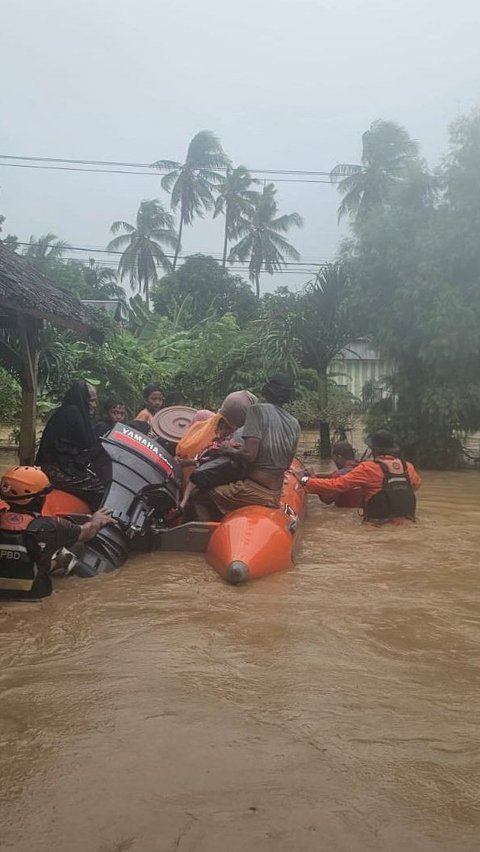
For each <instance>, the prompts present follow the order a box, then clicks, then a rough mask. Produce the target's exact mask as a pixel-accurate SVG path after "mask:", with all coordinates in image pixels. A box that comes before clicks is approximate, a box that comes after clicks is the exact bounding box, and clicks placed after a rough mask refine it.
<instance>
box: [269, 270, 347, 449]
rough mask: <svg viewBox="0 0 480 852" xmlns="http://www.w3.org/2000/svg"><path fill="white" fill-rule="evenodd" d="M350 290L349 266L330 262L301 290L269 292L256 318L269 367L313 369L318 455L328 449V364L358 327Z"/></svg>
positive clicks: (344, 346) (338, 354)
mask: <svg viewBox="0 0 480 852" xmlns="http://www.w3.org/2000/svg"><path fill="white" fill-rule="evenodd" d="M351 293H352V282H351V278H350V274H349V271H348V269H347V268H346V267H345V265H344V264H342V263H341V262H337V263H329V264H326V265H325V266H323V267H322V268H321V269H320V270H319V272H318V274H317V276H316V278H315V280H314V281H311V282H310V283H309V284H307V285H306V286H305V287H304V289H303V290H301V291H300V292H299V293H291V292H288V291H287V292H286V293H280V294H275V295H274V296H272V297H271V299H270V300H269V302H267V304H266V305H265V306H264V310H263V315H262V317H261V319H260V320H259V321H258V338H257V345H258V347H259V351H260V352H261V353H262V356H263V358H264V361H265V366H266V368H267V369H282V370H283V369H285V368H286V367H288V368H289V370H290V371H291V372H295V371H296V370H298V367H299V366H301V367H303V368H306V369H313V370H315V372H316V374H317V381H318V410H319V412H320V424H319V425H320V451H321V452H320V455H321V457H322V458H328V457H329V455H330V429H329V424H328V422H327V418H328V386H329V378H328V370H329V367H330V365H331V363H332V361H334V359H335V358H337V357H339V356H340V353H341V352H342V350H343V349H345V348H346V347H348V344H349V343H351V342H352V340H354V339H355V338H356V337H357V336H358V334H359V332H360V330H361V326H360V324H359V320H358V317H357V313H356V311H354V310H353V308H352V306H351Z"/></svg>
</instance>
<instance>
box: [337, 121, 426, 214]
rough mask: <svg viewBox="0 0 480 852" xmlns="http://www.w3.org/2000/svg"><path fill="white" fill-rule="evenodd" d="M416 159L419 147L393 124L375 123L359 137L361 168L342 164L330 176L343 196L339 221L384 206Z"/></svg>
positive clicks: (339, 209)
mask: <svg viewBox="0 0 480 852" xmlns="http://www.w3.org/2000/svg"><path fill="white" fill-rule="evenodd" d="M417 156H418V144H417V143H416V142H414V141H413V139H411V138H410V136H409V135H408V133H407V131H406V130H405V128H403V127H400V125H399V124H396V123H395V122H394V121H381V120H378V121H374V122H373V124H372V125H371V126H370V130H367V131H366V132H365V133H364V134H363V136H362V165H351V164H349V163H343V164H340V165H338V166H335V168H334V169H333V170H332V171H331V172H330V178H331V180H332V181H334V182H337V181H338V179H339V178H343V180H340V183H339V184H338V189H339V192H340V193H341V194H342V195H343V196H344V197H343V201H342V203H341V204H340V207H339V208H338V220H339V221H340V219H341V218H342V217H343V216H346V215H347V214H348V215H350V216H352V217H353V218H354V219H358V220H359V219H361V218H362V216H364V215H365V214H366V213H367V212H368V211H369V210H371V209H372V207H374V206H375V205H377V204H384V203H385V202H386V200H387V199H388V195H389V192H390V190H391V188H392V186H394V185H395V184H396V183H398V182H400V181H401V180H403V178H404V176H405V173H406V170H407V168H408V166H409V165H410V164H411V162H412V161H413V160H415V159H416V157H417Z"/></svg>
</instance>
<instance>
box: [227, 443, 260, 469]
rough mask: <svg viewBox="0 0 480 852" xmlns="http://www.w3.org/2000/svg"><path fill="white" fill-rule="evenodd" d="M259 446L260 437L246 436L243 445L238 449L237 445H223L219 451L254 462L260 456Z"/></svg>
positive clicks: (250, 462) (249, 462)
mask: <svg viewBox="0 0 480 852" xmlns="http://www.w3.org/2000/svg"><path fill="white" fill-rule="evenodd" d="M259 447H260V438H244V439H243V447H239V448H238V449H237V448H236V447H224V446H222V447H220V448H219V452H220V453H221V454H222V456H223V455H225V456H231V458H234V459H241V460H243V461H246V462H248V464H254V462H255V461H256V458H257V456H258V450H259Z"/></svg>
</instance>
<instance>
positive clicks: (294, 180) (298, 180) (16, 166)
mask: <svg viewBox="0 0 480 852" xmlns="http://www.w3.org/2000/svg"><path fill="white" fill-rule="evenodd" d="M0 156H1V155H0ZM0 167H2V168H11V169H12V168H13V169H35V170H39V171H52V172H96V173H97V174H102V175H108V174H115V175H148V177H153V176H154V175H155V171H154V170H153V169H152V170H151V171H149V172H141V171H132V170H128V169H92V168H84V167H83V166H78V167H77V166H36V165H34V164H33V163H0ZM157 174H160V172H158V171H157ZM271 174H273V175H275V174H277V172H271ZM285 174H290V173H289V172H285ZM274 180H275V183H325V184H328V185H329V186H332V185H334V184H336V183H338V182H339V181H338V180H336V179H333V180H322V179H316V178H313V179H312V178H282V177H280V178H277V177H275V178H274Z"/></svg>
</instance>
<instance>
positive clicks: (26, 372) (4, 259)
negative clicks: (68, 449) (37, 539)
mask: <svg viewBox="0 0 480 852" xmlns="http://www.w3.org/2000/svg"><path fill="white" fill-rule="evenodd" d="M43 322H49V323H51V324H52V325H60V326H63V327H64V328H69V329H72V330H73V331H74V332H75V333H76V334H77V336H79V337H81V338H83V339H88V338H90V339H92V340H93V341H95V342H96V343H100V342H101V341H102V340H103V330H102V328H101V325H100V320H99V318H98V316H97V315H96V314H95V313H94V312H93V311H92V310H89V309H88V308H87V307H85V306H83V305H82V304H81V303H80V302H79V301H78V299H75V298H74V297H73V296H70V295H69V294H68V293H64V292H63V290H60V289H59V288H58V287H56V286H54V285H53V284H52V283H51V282H50V281H49V280H48V278H47V277H46V276H45V275H42V274H41V273H40V272H38V271H37V270H36V269H35V267H34V266H32V265H31V264H30V263H28V262H27V261H26V260H25V258H23V257H21V256H20V255H17V254H16V253H15V252H13V251H12V250H11V249H8V248H7V247H6V246H5V245H4V244H3V243H2V242H1V241H0V363H1V364H2V365H3V366H5V367H6V368H7V369H8V370H9V372H11V373H12V374H13V375H15V376H16V377H17V378H18V380H19V382H20V385H21V388H22V413H21V423H20V444H19V458H20V464H33V461H34V459H35V442H36V422H37V383H38V357H39V349H38V337H39V331H40V328H41V326H42V324H43Z"/></svg>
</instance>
